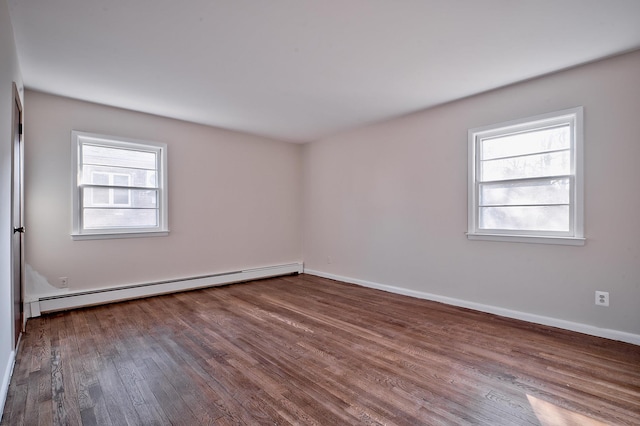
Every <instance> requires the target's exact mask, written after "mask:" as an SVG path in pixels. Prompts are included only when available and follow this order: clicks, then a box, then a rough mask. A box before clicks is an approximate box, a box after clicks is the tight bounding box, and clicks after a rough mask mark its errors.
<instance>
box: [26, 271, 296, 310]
mask: <svg viewBox="0 0 640 426" xmlns="http://www.w3.org/2000/svg"><path fill="white" fill-rule="evenodd" d="M302 272H303V265H302V263H290V264H286V265H277V266H268V267H264V268H254V269H245V270H242V271H233V272H225V273H220V274H213V275H205V276H198V277H189V278H182V279H175V280H167V281H157V282H151V283H144V284H133V285H127V286H121V287H110V288H102V289H97V290H88V291H79V292H74V293H72V292H69V293H64V294H59V295H55V296H46V297H39V298H38V297H37V296H35V297H36V298H37V300H35V301H32V302H29V303H28V305H29V306H27V309H26V310H27V311H28V312H26V313H27V314H28V316H29V317H31V318H33V317H38V316H40V314H41V313H46V312H55V311H62V310H67V309H74V308H80V307H84V306H92V305H102V304H106V303H111V302H119V301H123V300H129V299H138V298H141V297H149V296H157V295H160V294H167V293H176V292H179V291H186V290H195V289H199V288H205V287H213V286H218V285H224V284H233V283H238V282H243V281H251V280H256V279H261V278H270V277H276V276H281V275H290V274H301V273H302Z"/></svg>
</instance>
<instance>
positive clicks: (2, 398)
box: [0, 350, 16, 419]
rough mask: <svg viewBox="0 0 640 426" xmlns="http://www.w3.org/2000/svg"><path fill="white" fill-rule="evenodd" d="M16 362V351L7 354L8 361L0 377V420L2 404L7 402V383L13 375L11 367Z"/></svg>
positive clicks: (2, 410) (2, 411)
mask: <svg viewBox="0 0 640 426" xmlns="http://www.w3.org/2000/svg"><path fill="white" fill-rule="evenodd" d="M15 362H16V351H15V350H14V351H11V354H9V360H8V361H7V365H6V366H5V368H4V371H3V373H4V374H3V375H2V387H0V419H1V418H2V413H4V404H5V403H6V402H7V394H8V393H9V383H10V382H11V375H12V374H13V366H14V365H15Z"/></svg>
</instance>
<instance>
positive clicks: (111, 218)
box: [83, 208, 158, 229]
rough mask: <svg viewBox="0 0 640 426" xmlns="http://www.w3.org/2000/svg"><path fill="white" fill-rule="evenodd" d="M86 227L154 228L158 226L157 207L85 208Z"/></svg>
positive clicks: (84, 219) (84, 221)
mask: <svg viewBox="0 0 640 426" xmlns="http://www.w3.org/2000/svg"><path fill="white" fill-rule="evenodd" d="M83 213H84V214H83V223H84V227H85V228H86V229H100V228H152V227H157V226H158V211H157V210H156V209H90V208H89V209H84V212H83Z"/></svg>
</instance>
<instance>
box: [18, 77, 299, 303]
mask: <svg viewBox="0 0 640 426" xmlns="http://www.w3.org/2000/svg"><path fill="white" fill-rule="evenodd" d="M25 107H26V108H27V109H28V110H29V117H28V120H27V121H26V122H25V145H26V146H25V163H26V166H25V191H26V200H25V215H26V217H25V226H26V228H27V229H28V232H27V234H25V235H26V255H25V257H26V262H27V264H28V271H27V292H28V293H29V294H27V296H28V297H30V296H33V293H34V292H40V291H42V290H43V289H44V288H45V286H46V283H45V284H44V285H43V283H42V281H46V282H47V283H48V284H49V285H51V286H58V285H59V284H58V281H59V277H68V278H69V281H68V283H69V289H70V291H75V290H83V289H96V288H104V287H112V286H122V285H127V284H136V283H147V282H156V281H161V280H167V279H180V278H187V277H192V276H200V275H206V274H213V273H222V272H228V271H236V270H240V269H244V268H252V267H261V266H268V265H276V264H283V263H291V262H300V261H301V260H302V238H301V232H302V231H301V230H302V225H301V216H302V215H301V206H302V201H301V188H302V187H301V180H302V170H301V164H302V158H301V154H302V150H301V147H300V146H299V145H295V144H289V143H285V142H280V141H273V140H269V139H265V138H259V137H255V136H250V135H246V134H240V133H235V132H230V131H225V130H220V129H215V128H212V127H207V126H201V125H196V124H192V123H186V122H182V121H178V120H172V119H167V118H162V117H158V116H153V115H148V114H142V113H137V112H132V111H127V110H122V109H116V108H111V107H107V106H103V105H97V104H92V103H86V102H81V101H77V100H71V99H67V98H61V97H58V96H53V95H48V94H43V93H39V92H33V91H29V90H27V91H26V94H25ZM72 130H81V131H87V132H93V133H100V134H106V135H114V136H122V137H130V138H134V139H142V140H150V141H158V142H164V143H166V144H167V145H168V163H169V164H168V173H169V175H168V176H169V228H170V231H171V232H170V235H169V236H168V237H155V238H128V239H111V240H86V241H72V240H71V238H70V233H71V151H70V149H71V131H72ZM34 287H36V288H35V289H34Z"/></svg>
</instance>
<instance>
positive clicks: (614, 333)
mask: <svg viewBox="0 0 640 426" xmlns="http://www.w3.org/2000/svg"><path fill="white" fill-rule="evenodd" d="M304 273H305V274H309V275H316V276H318V277H322V278H329V279H332V280H337V281H343V282H346V283H351V284H357V285H361V286H363V287H369V288H375V289H378V290H383V291H388V292H390V293H396V294H402V295H405V296H411V297H416V298H419V299H426V300H432V301H434V302H441V303H445V304H447V305H453V306H460V307H462V308H468V309H473V310H476V311H481V312H487V313H490V314H495V315H500V316H502V317H507V318H514V319H518V320H523V321H527V322H532V323H535V324H542V325H548V326H551V327H557V328H562V329H565V330H570V331H577V332H578V333H584V334H589V335H591V336H597V337H604V338H607V339H611V340H619V341H621V342H626V343H632V344H634V345H640V335H639V334H633V333H628V332H626V331H619V330H610V329H606V328H600V327H595V326H592V325H587V324H582V323H578V322H572V321H566V320H562V319H558V318H553V317H546V316H542V315H536V314H531V313H528V312H521V311H514V310H511V309H506V308H501V307H498V306H492V305H484V304H482V303H476V302H471V301H468V300H462V299H455V298H453V297H447V296H439V295H437V294H431V293H425V292H422V291H417V290H409V289H406V288H402V287H394V286H390V285H386V284H380V283H375V282H371V281H366V280H360V279H357V278H350V277H343V276H341V275H334V274H330V273H327V272H322V271H316V270H313V269H305V270H304Z"/></svg>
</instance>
